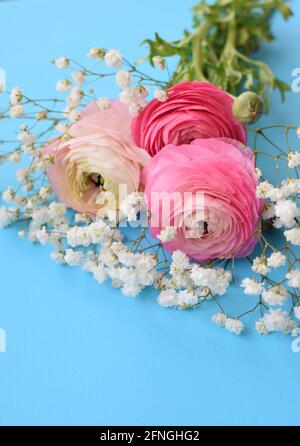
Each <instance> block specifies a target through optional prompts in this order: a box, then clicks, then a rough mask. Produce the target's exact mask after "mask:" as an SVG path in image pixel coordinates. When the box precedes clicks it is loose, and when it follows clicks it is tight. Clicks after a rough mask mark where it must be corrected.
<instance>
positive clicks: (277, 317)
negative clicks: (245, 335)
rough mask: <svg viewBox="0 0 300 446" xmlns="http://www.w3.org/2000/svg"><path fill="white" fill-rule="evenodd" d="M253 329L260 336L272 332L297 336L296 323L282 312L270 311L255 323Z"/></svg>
mask: <svg viewBox="0 0 300 446" xmlns="http://www.w3.org/2000/svg"><path fill="white" fill-rule="evenodd" d="M255 328H256V330H257V331H258V332H259V334H261V335H265V334H268V333H273V332H281V333H284V334H292V335H297V334H298V328H297V323H296V322H295V321H294V320H293V319H291V318H290V316H289V315H288V313H287V312H286V311H283V310H274V309H271V310H270V312H269V313H267V314H265V315H264V316H263V317H262V318H261V319H259V320H258V321H257V322H256V325H255Z"/></svg>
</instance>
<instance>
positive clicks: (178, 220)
mask: <svg viewBox="0 0 300 446" xmlns="http://www.w3.org/2000/svg"><path fill="white" fill-rule="evenodd" d="M142 181H143V183H144V185H145V196H146V200H147V203H148V206H149V209H150V211H151V228H150V231H151V234H152V236H153V237H155V238H156V237H157V236H158V235H159V234H160V232H161V230H162V229H163V228H165V227H172V226H176V227H177V234H176V236H175V238H174V239H173V240H171V241H168V242H167V243H164V246H165V248H166V249H167V250H168V251H170V252H173V251H175V250H180V251H182V252H184V253H185V254H187V255H189V256H190V257H191V258H193V259H195V260H198V261H200V262H207V261H210V260H213V259H220V258H230V257H232V256H234V257H245V256H247V255H249V254H250V253H251V252H252V251H253V248H254V246H255V245H256V243H257V241H258V235H257V230H258V229H259V226H260V214H261V210H262V206H263V201H262V200H259V199H258V198H257V197H256V186H257V184H258V179H257V176H256V174H255V160H254V155H253V153H252V151H251V150H250V149H249V148H247V147H246V146H244V145H243V144H242V143H240V142H238V141H235V140H231V139H227V138H211V139H197V140H195V141H193V142H192V143H191V144H189V145H187V144H185V145H181V146H174V145H168V146H167V147H165V148H164V149H162V150H161V151H160V152H159V153H158V154H157V155H155V157H153V158H152V159H151V161H150V163H149V164H148V166H147V167H146V168H145V170H144V172H143V175H142ZM160 194H161V195H160ZM196 197H197V199H196ZM169 209H170V211H169Z"/></svg>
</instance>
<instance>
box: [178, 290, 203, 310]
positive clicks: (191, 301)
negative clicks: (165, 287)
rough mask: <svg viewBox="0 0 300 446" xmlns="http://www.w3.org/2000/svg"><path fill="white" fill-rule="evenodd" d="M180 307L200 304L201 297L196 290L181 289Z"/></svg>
mask: <svg viewBox="0 0 300 446" xmlns="http://www.w3.org/2000/svg"><path fill="white" fill-rule="evenodd" d="M177 300H178V303H177V305H178V307H180V308H190V307H193V306H195V305H197V304H198V302H199V299H198V297H197V295H196V294H195V292H193V291H189V290H182V291H179V293H178V294H177Z"/></svg>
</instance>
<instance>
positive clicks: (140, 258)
mask: <svg viewBox="0 0 300 446" xmlns="http://www.w3.org/2000/svg"><path fill="white" fill-rule="evenodd" d="M156 265H157V258H156V257H155V256H154V255H153V254H146V253H143V252H140V253H133V252H131V251H130V250H128V249H127V248H126V246H125V245H124V244H123V243H122V242H116V241H114V242H112V243H111V244H109V245H107V244H106V245H104V246H102V247H101V249H100V250H99V253H95V252H94V255H93V257H91V256H90V257H89V258H88V259H87V261H86V262H85V264H84V265H83V268H84V270H85V271H89V272H91V273H92V274H93V276H94V278H95V279H96V280H97V281H98V282H99V283H103V282H104V281H105V280H106V279H108V278H110V279H111V280H112V285H113V286H114V287H115V288H120V289H121V291H122V293H123V294H124V295H126V296H129V297H135V296H137V295H138V294H139V293H140V292H141V291H142V290H143V289H144V288H145V287H147V286H152V285H154V283H155V282H156V280H157V278H158V276H159V273H157V271H156Z"/></svg>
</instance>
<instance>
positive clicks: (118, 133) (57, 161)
mask: <svg viewBox="0 0 300 446" xmlns="http://www.w3.org/2000/svg"><path fill="white" fill-rule="evenodd" d="M131 119H132V117H131V115H130V114H129V111H128V107H126V106H125V105H124V104H122V103H121V102H120V101H117V100H116V101H112V102H111V104H110V106H109V107H105V108H104V107H101V105H98V103H97V102H93V103H91V104H89V105H88V106H87V107H85V109H84V110H83V111H82V113H81V115H80V119H79V121H78V122H76V123H75V124H74V125H72V127H71V128H70V129H69V131H68V133H69V134H70V136H71V138H70V139H68V140H67V141H63V140H61V139H56V140H54V141H52V143H50V144H49V145H48V146H46V147H45V149H44V154H45V155H52V156H53V157H54V164H53V166H51V167H50V168H49V169H48V177H49V181H50V183H51V185H52V188H53V190H54V192H55V194H56V195H57V197H58V199H59V200H60V201H61V202H62V203H64V204H65V205H66V206H68V207H70V208H72V209H75V210H76V211H78V212H86V213H90V214H96V213H99V212H100V213H101V212H102V211H103V213H105V212H106V211H107V210H115V209H113V208H116V209H118V205H119V202H118V199H119V185H120V184H122V185H126V186H127V192H128V194H130V193H132V192H135V191H137V190H138V189H139V184H140V175H141V170H142V168H143V167H144V166H145V165H146V164H147V162H148V161H149V159H150V157H149V155H148V154H147V152H145V150H143V149H140V148H139V147H137V146H136V144H135V143H134V141H133V137H132V134H131ZM109 196H111V197H112V198H115V200H110V199H109Z"/></svg>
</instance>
